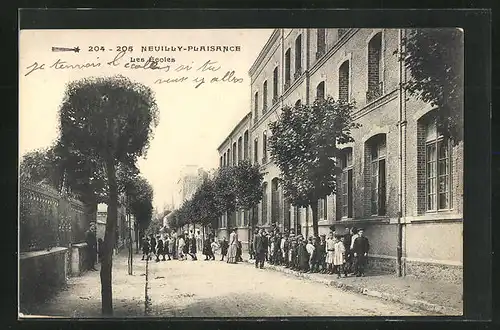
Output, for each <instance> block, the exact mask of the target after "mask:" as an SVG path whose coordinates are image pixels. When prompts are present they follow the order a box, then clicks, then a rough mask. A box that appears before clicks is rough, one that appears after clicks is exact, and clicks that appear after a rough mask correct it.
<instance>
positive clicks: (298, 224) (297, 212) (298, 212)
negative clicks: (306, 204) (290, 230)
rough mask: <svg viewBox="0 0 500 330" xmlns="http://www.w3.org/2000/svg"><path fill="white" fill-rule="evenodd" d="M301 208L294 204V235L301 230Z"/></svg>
mask: <svg viewBox="0 0 500 330" xmlns="http://www.w3.org/2000/svg"><path fill="white" fill-rule="evenodd" d="M301 213H302V212H301V208H300V207H298V206H295V235H298V234H300V233H301V232H302V219H301Z"/></svg>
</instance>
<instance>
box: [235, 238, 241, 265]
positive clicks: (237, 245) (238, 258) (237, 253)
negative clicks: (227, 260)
mask: <svg viewBox="0 0 500 330" xmlns="http://www.w3.org/2000/svg"><path fill="white" fill-rule="evenodd" d="M242 253H243V246H242V245H241V241H238V242H236V261H237V262H242V261H243V258H242V257H241V255H242Z"/></svg>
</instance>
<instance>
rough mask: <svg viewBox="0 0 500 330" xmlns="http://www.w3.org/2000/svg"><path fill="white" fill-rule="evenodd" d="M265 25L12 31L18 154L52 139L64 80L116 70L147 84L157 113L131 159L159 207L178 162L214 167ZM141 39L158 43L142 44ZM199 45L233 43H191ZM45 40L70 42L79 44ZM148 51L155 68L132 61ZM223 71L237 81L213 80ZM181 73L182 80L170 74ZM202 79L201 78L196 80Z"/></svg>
mask: <svg viewBox="0 0 500 330" xmlns="http://www.w3.org/2000/svg"><path fill="white" fill-rule="evenodd" d="M271 33H272V30H269V29H266V30H264V29H262V30H259V29H252V30H248V29H246V30H243V29H226V30H23V31H21V32H20V36H19V38H20V46H19V91H20V92H19V93H20V95H19V154H20V156H21V158H22V156H23V155H24V154H26V153H27V152H29V151H32V150H35V149H38V148H44V147H48V146H50V145H51V144H52V143H53V142H54V141H55V140H56V139H57V136H58V110H59V107H60V105H61V101H62V97H63V94H64V90H65V87H66V84H67V83H68V82H71V81H73V80H78V79H81V78H84V77H89V76H112V75H116V74H122V75H124V76H127V77H129V78H130V79H132V80H134V81H137V82H140V83H143V84H145V85H147V86H149V87H151V88H152V90H153V91H154V92H155V97H156V101H157V104H158V108H159V112H160V121H159V125H158V126H157V127H156V129H155V131H154V137H153V139H152V141H151V145H150V148H149V150H148V153H147V155H146V157H144V158H142V159H140V160H139V162H138V166H139V169H140V171H141V173H142V175H143V176H144V177H145V178H146V179H147V180H148V181H149V182H150V183H151V184H152V186H153V189H154V203H153V204H154V206H155V207H157V208H159V209H162V208H163V207H164V206H165V205H166V204H170V203H171V202H172V199H173V200H174V203H175V204H178V203H179V202H180V200H179V186H178V185H177V181H178V180H179V178H180V175H181V171H182V170H183V168H184V166H186V165H197V166H199V167H203V168H205V169H212V168H215V167H217V166H218V161H219V157H218V152H217V147H218V146H219V145H220V144H221V143H222V142H223V140H224V139H225V138H226V137H227V136H228V135H229V133H230V132H231V130H232V129H233V128H234V126H235V125H236V124H237V123H238V122H239V121H240V120H241V119H242V118H243V117H244V116H245V115H246V114H247V113H248V112H250V78H249V76H248V70H249V69H250V67H251V65H252V64H253V62H254V61H255V60H256V58H257V56H258V54H259V52H260V50H261V49H262V47H263V46H264V45H265V43H266V42H267V40H268V38H269V37H270V35H271ZM143 46H144V47H146V51H142V50H143V48H142V47H143ZM149 46H163V47H164V48H163V51H162V50H159V51H151V52H150V51H147V50H148V48H147V47H149ZM200 46H233V47H232V49H233V50H235V49H236V48H235V47H236V46H239V47H240V48H239V51H226V52H219V51H208V47H207V49H206V50H205V51H203V50H201V48H199V49H198V50H197V51H196V50H195V49H196V48H195V47H200ZM53 47H58V48H75V47H78V48H79V51H78V52H76V51H74V50H73V51H57V49H56V50H53V49H52V48H53ZM130 47H132V49H130ZM166 47H176V49H177V51H172V50H170V51H169V50H168V49H166ZM179 48H180V50H179ZM123 49H126V51H125V52H122V50H123ZM150 56H153V57H155V58H159V59H160V62H157V63H158V65H157V67H158V69H155V70H152V69H150V68H149V69H148V68H144V67H139V68H137V66H141V65H142V66H144V64H145V63H146V62H147V61H148V59H149V57H150ZM141 59H144V61H146V62H140V61H141ZM132 61H133V62H132ZM161 61H163V62H161ZM168 61H170V62H168ZM208 61H210V62H209V63H208V64H207V65H204V64H206V63H207V62H208ZM132 66H136V67H135V68H132ZM187 67H191V69H189V70H188V69H187ZM209 67H212V68H213V69H208V68H209ZM217 68H218V69H217ZM216 69H217V70H216ZM228 71H229V72H231V71H234V74H233V77H234V78H235V80H236V81H237V82H223V81H221V79H222V77H223V76H224V75H225V74H226V72H228ZM182 77H186V78H185V79H184V81H179V79H178V80H177V81H174V79H175V78H182ZM213 78H216V79H213ZM202 79H204V83H202V84H201V85H200V86H199V87H197V88H196V85H198V82H199V81H202Z"/></svg>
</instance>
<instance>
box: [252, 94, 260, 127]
mask: <svg viewBox="0 0 500 330" xmlns="http://www.w3.org/2000/svg"><path fill="white" fill-rule="evenodd" d="M253 106H254V112H255V122H257V120H259V92H255V95H254V98H253Z"/></svg>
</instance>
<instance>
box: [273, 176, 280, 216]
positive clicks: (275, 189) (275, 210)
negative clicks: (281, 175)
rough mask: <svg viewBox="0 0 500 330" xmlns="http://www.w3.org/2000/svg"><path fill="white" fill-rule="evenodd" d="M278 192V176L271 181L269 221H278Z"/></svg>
mask: <svg viewBox="0 0 500 330" xmlns="http://www.w3.org/2000/svg"><path fill="white" fill-rule="evenodd" d="M279 210H280V201H279V192H278V178H274V179H273V180H272V181H271V223H279V217H280V215H279Z"/></svg>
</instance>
